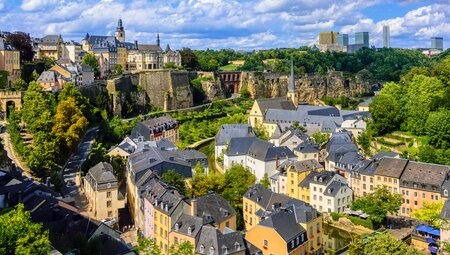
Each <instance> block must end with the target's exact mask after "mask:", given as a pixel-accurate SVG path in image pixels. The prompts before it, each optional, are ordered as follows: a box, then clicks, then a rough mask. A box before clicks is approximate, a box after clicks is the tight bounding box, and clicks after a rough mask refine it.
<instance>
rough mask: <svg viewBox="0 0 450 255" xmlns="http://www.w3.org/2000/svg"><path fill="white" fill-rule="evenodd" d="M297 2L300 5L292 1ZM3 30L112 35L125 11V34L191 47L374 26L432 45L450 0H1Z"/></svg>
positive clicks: (408, 42)
mask: <svg viewBox="0 0 450 255" xmlns="http://www.w3.org/2000/svg"><path fill="white" fill-rule="evenodd" d="M292 3H294V4H292ZM0 14H1V18H0V21H1V24H2V26H1V27H0V30H4V31H11V32H12V31H24V32H27V33H30V35H31V36H33V37H42V36H44V35H49V34H61V35H62V36H63V38H64V40H72V39H73V40H76V41H78V42H81V40H82V38H83V37H84V36H85V34H86V33H89V34H91V35H114V31H115V28H116V26H117V20H118V19H119V18H122V20H123V25H124V27H125V31H126V40H127V41H130V42H132V41H134V40H138V41H139V42H140V43H155V41H156V33H157V32H159V33H160V36H161V43H162V45H166V44H167V43H169V44H170V45H171V47H172V48H175V49H179V48H181V47H190V48H192V49H206V48H212V49H221V48H233V49H236V50H239V49H244V50H250V49H265V48H284V47H299V46H302V45H312V44H314V43H317V38H318V33H319V32H320V31H338V32H341V33H347V34H349V39H350V43H353V42H354V33H355V32H363V31H364V32H366V31H367V32H369V33H370V45H375V46H376V47H382V45H383V25H389V27H390V35H391V47H402V48H417V47H419V48H426V47H430V46H431V39H430V38H431V37H434V36H438V37H444V48H445V49H446V48H448V47H447V44H446V43H445V41H446V39H447V38H448V37H449V35H450V3H449V2H448V1H446V0H436V1H420V0H399V1H394V0H387V1H386V0H367V1H364V0H354V1H350V0H344V1H340V4H337V3H336V1H327V0H318V1H314V2H311V1H305V0H291V1H289V0H279V1H271V0H262V1H256V0H249V1H239V0H229V1H226V0H169V1H161V0H154V1H148V0H134V1H130V2H127V1H125V0H101V1H95V2H94V1H93V2H92V3H91V2H88V1H84V0H77V1H65V0H29V1H18V0H14V1H5V0H0Z"/></svg>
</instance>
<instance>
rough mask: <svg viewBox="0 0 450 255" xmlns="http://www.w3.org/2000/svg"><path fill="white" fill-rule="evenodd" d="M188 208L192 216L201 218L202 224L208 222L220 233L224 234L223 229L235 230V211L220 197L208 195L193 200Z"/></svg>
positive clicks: (213, 194) (212, 194) (214, 194)
mask: <svg viewBox="0 0 450 255" xmlns="http://www.w3.org/2000/svg"><path fill="white" fill-rule="evenodd" d="M190 207H191V209H190V210H191V212H192V215H193V216H197V217H201V218H203V221H204V222H209V223H210V224H211V225H213V226H214V227H216V228H217V229H219V230H220V231H221V232H224V231H225V228H227V229H231V230H236V211H235V210H234V208H233V207H232V206H231V205H230V203H228V201H226V200H225V199H224V198H222V197H221V196H220V195H218V194H216V193H208V194H207V195H204V196H201V197H197V198H193V199H191V200H190Z"/></svg>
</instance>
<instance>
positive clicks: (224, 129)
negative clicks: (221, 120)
mask: <svg viewBox="0 0 450 255" xmlns="http://www.w3.org/2000/svg"><path fill="white" fill-rule="evenodd" d="M237 137H255V133H254V132H253V129H252V127H251V126H250V125H248V124H223V125H222V126H221V127H220V128H219V131H218V132H217V134H216V137H215V139H216V146H220V145H225V144H227V143H228V142H229V141H230V140H231V138H237Z"/></svg>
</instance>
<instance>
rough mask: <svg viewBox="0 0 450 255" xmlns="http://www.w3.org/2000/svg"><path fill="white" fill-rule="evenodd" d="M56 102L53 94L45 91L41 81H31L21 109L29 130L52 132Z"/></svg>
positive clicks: (32, 131) (33, 131)
mask: <svg viewBox="0 0 450 255" xmlns="http://www.w3.org/2000/svg"><path fill="white" fill-rule="evenodd" d="M54 103H55V100H54V98H53V95H52V94H49V93H44V92H43V91H42V87H41V86H40V85H39V83H37V82H30V84H29V85H28V89H27V91H26V92H25V95H24V97H23V106H22V109H21V111H20V113H21V115H22V118H23V120H24V121H25V123H26V127H27V130H28V131H29V132H31V133H36V132H38V131H44V132H50V130H51V127H52V125H53V105H54Z"/></svg>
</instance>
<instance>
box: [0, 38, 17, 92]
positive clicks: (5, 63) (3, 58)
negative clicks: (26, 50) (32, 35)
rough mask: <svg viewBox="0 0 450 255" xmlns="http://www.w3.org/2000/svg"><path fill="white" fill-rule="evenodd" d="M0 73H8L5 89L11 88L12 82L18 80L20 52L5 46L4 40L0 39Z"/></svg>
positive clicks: (7, 45)
mask: <svg viewBox="0 0 450 255" xmlns="http://www.w3.org/2000/svg"><path fill="white" fill-rule="evenodd" d="M0 71H6V72H8V79H7V84H6V85H7V87H11V86H12V82H13V81H14V80H15V79H17V78H20V51H18V50H16V49H15V48H14V47H12V46H11V45H9V44H7V43H6V42H5V40H4V38H1V37H0Z"/></svg>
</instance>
